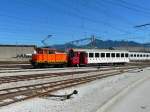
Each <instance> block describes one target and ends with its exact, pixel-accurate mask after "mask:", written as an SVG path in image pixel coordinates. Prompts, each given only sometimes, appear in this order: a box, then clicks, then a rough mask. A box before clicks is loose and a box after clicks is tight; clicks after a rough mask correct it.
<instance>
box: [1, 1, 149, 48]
mask: <svg viewBox="0 0 150 112" xmlns="http://www.w3.org/2000/svg"><path fill="white" fill-rule="evenodd" d="M149 6H150V1H149V0H140V1H139V0H0V44H37V45H41V40H42V39H44V38H45V37H46V36H47V35H50V34H51V35H53V36H52V38H50V39H49V40H48V41H47V43H49V45H52V44H61V43H65V42H68V41H72V40H76V39H82V38H86V37H89V36H90V35H93V34H94V35H96V37H97V38H99V39H103V40H107V39H111V40H133V41H137V42H142V43H143V42H150V38H149V37H150V26H149V27H148V26H147V27H143V28H138V29H137V28H134V26H135V25H140V24H145V23H150V7H149Z"/></svg>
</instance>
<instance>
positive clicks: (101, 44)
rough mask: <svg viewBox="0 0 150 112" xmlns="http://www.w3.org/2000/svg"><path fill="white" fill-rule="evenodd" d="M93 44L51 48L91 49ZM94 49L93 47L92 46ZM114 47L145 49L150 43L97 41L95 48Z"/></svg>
mask: <svg viewBox="0 0 150 112" xmlns="http://www.w3.org/2000/svg"><path fill="white" fill-rule="evenodd" d="M91 45H92V43H88V44H85V45H74V44H71V43H65V44H61V45H53V46H50V47H53V48H56V49H60V50H64V49H67V48H91ZM92 47H93V46H92ZM114 47H145V48H150V43H138V42H134V41H124V40H121V41H114V40H99V39H95V42H94V48H102V49H104V48H106V49H108V48H114Z"/></svg>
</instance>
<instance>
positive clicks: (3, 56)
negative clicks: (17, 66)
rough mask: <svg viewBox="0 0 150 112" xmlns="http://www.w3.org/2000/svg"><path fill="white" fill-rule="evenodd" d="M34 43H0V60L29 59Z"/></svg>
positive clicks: (33, 49)
mask: <svg viewBox="0 0 150 112" xmlns="http://www.w3.org/2000/svg"><path fill="white" fill-rule="evenodd" d="M34 51H35V46H34V45H0V61H29V60H30V59H31V54H33V53H34Z"/></svg>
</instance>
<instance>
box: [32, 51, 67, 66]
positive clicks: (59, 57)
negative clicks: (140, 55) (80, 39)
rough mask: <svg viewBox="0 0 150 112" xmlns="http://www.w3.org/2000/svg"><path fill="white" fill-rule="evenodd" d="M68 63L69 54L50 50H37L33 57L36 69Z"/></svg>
mask: <svg viewBox="0 0 150 112" xmlns="http://www.w3.org/2000/svg"><path fill="white" fill-rule="evenodd" d="M67 62H68V56H67V53H65V52H62V51H58V50H55V49H50V48H37V49H36V53H35V54H33V55H32V59H31V63H32V65H33V66H34V67H43V66H45V65H59V66H60V65H63V66H64V65H66V64H67Z"/></svg>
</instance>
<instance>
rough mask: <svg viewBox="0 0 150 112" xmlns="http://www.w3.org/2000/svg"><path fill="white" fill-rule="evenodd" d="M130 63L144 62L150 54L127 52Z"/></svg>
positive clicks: (149, 58)
mask: <svg viewBox="0 0 150 112" xmlns="http://www.w3.org/2000/svg"><path fill="white" fill-rule="evenodd" d="M129 59H130V61H144V60H150V53H144V52H129Z"/></svg>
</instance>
